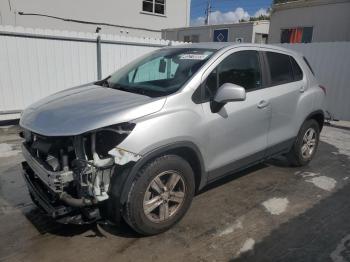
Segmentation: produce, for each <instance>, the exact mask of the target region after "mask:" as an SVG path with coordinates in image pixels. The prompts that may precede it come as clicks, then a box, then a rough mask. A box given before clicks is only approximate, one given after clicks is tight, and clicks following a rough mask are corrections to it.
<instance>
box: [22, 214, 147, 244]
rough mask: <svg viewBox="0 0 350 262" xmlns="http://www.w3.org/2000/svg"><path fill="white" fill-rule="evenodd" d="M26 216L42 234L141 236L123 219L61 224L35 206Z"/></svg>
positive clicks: (93, 236)
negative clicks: (82, 223) (111, 221)
mask: <svg viewBox="0 0 350 262" xmlns="http://www.w3.org/2000/svg"><path fill="white" fill-rule="evenodd" d="M25 216H26V218H27V219H28V220H29V221H30V222H31V223H32V225H33V226H34V227H35V228H36V229H37V230H38V232H39V233H40V234H47V233H49V234H53V235H57V236H63V237H72V236H76V235H83V236H84V237H88V238H106V234H105V232H107V233H109V234H111V235H114V236H119V237H124V238H140V237H142V236H141V235H140V234H138V233H136V232H135V231H133V230H132V229H131V228H130V226H129V225H128V224H127V223H125V222H124V221H123V220H122V221H120V223H118V224H111V223H106V222H105V221H97V222H94V223H91V224H84V225H74V224H61V223H58V222H56V221H55V220H54V219H52V218H50V217H48V216H46V215H45V214H44V213H43V212H42V211H41V210H40V209H39V208H38V207H34V208H33V209H31V210H30V211H29V212H26V213H25Z"/></svg>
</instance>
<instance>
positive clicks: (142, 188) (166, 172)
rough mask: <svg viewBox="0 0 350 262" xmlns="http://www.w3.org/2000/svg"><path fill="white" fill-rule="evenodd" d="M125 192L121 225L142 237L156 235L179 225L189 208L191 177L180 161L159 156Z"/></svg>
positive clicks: (146, 166) (192, 191) (172, 156)
mask: <svg viewBox="0 0 350 262" xmlns="http://www.w3.org/2000/svg"><path fill="white" fill-rule="evenodd" d="M176 180H178V181H177V182H176ZM159 181H160V182H159ZM159 185H161V186H159ZM173 185H174V186H173ZM128 192H129V194H128V198H127V201H126V205H125V208H124V210H123V217H124V219H125V221H126V222H127V223H128V224H129V225H130V226H131V227H132V228H133V229H134V230H135V231H136V232H138V233H140V234H142V235H155V234H159V233H162V232H164V231H166V230H168V229H169V228H170V227H172V226H173V225H175V224H176V223H177V222H179V221H180V220H181V218H182V217H183V216H184V215H185V213H186V211H187V210H188V208H189V207H190V205H191V202H192V198H193V196H194V192H195V181H194V174H193V171H192V168H191V166H190V165H189V163H188V162H187V161H185V160H184V159H183V158H181V157H179V156H176V155H165V156H161V157H158V158H156V159H155V160H152V161H151V162H149V163H148V164H146V165H145V166H144V167H143V168H142V169H141V170H140V171H139V172H138V173H137V175H136V177H135V179H134V181H133V183H132V185H131V187H130V189H129V190H128ZM175 200H176V201H175ZM159 203H161V204H159ZM157 205H158V206H157ZM152 208H153V209H152Z"/></svg>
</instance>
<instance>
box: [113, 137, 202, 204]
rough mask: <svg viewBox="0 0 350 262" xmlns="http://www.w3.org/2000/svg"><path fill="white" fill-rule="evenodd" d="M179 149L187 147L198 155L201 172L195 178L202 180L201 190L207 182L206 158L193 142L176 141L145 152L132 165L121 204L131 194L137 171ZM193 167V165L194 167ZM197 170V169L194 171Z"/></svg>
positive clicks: (199, 184) (198, 186)
mask: <svg viewBox="0 0 350 262" xmlns="http://www.w3.org/2000/svg"><path fill="white" fill-rule="evenodd" d="M179 149H187V150H191V151H192V152H193V153H194V154H195V155H196V157H197V160H198V162H199V165H200V170H199V174H195V179H197V178H199V179H200V182H199V183H198V185H197V188H196V189H197V190H200V189H201V188H203V187H204V186H205V185H206V183H207V173H206V172H205V166H204V160H203V157H202V154H201V152H200V150H199V148H198V147H197V146H196V145H195V144H194V143H192V142H189V141H181V142H175V143H171V144H167V145H163V146H160V147H158V148H156V149H154V150H152V151H150V152H148V153H147V154H144V155H143V156H142V157H141V158H140V160H138V161H137V162H136V163H135V164H134V165H133V166H132V167H131V170H130V172H129V173H128V176H127V178H126V179H125V182H124V183H123V186H122V188H121V194H120V202H121V204H124V203H125V202H126V201H127V198H128V194H129V191H128V190H129V188H130V187H131V185H132V183H133V181H134V178H135V177H136V175H137V172H138V171H139V170H140V169H141V168H142V167H143V166H144V165H145V164H146V163H147V162H149V161H150V160H152V159H154V158H156V157H158V156H161V155H164V154H166V153H171V152H174V151H175V150H179ZM192 168H193V167H192ZM194 172H195V171H194ZM198 176H199V177H198Z"/></svg>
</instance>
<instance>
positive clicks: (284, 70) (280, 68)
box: [266, 52, 294, 86]
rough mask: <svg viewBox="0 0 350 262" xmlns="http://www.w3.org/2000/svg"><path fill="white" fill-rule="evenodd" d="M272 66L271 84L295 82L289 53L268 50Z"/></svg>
mask: <svg viewBox="0 0 350 262" xmlns="http://www.w3.org/2000/svg"><path fill="white" fill-rule="evenodd" d="M266 56H267V62H268V64H269V67H270V76H271V85H272V86H276V85H282V84H286V83H289V82H293V81H294V80H293V69H292V65H291V62H290V58H289V56H288V55H284V54H280V53H274V52H266Z"/></svg>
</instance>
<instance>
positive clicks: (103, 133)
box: [95, 123, 135, 158]
mask: <svg viewBox="0 0 350 262" xmlns="http://www.w3.org/2000/svg"><path fill="white" fill-rule="evenodd" d="M134 127H135V124H133V123H123V124H119V125H114V126H109V127H106V128H101V129H99V130H97V131H96V147H95V150H96V153H97V154H98V155H99V157H100V158H106V157H109V155H108V152H109V151H110V150H111V149H113V148H114V147H116V146H117V145H119V144H120V143H121V142H122V141H123V140H124V139H125V138H126V137H127V136H128V135H129V134H130V133H131V131H132V130H133V129H134Z"/></svg>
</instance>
